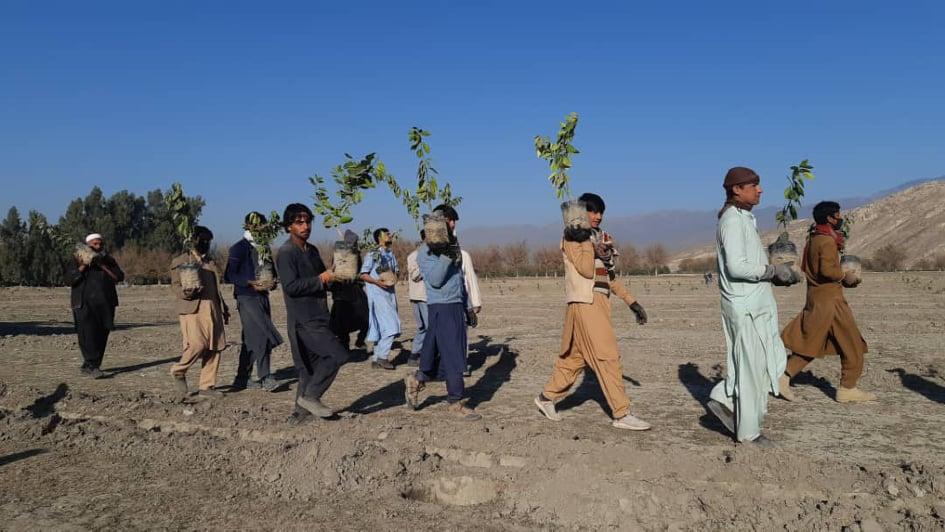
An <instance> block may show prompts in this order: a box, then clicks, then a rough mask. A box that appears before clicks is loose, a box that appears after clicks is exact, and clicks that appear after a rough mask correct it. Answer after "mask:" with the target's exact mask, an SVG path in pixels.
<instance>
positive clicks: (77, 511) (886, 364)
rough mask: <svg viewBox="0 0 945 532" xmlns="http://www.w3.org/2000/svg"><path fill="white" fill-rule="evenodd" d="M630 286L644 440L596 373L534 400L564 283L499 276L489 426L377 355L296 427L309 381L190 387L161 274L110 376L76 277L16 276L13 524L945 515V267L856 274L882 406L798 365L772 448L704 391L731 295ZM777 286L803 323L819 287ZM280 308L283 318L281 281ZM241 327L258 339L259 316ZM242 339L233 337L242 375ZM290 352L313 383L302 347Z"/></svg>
mask: <svg viewBox="0 0 945 532" xmlns="http://www.w3.org/2000/svg"><path fill="white" fill-rule="evenodd" d="M401 288H402V289H401V293H404V292H405V291H406V290H405V289H403V287H401ZM631 289H632V290H633V291H634V292H635V293H636V294H637V296H638V297H639V299H640V301H641V302H642V303H643V305H644V306H645V307H646V309H647V311H648V312H649V314H650V324H648V325H646V326H645V327H640V326H637V325H636V324H635V323H634V322H632V319H631V314H630V313H629V311H627V310H626V309H625V308H618V309H617V311H616V312H615V326H616V329H617V331H618V338H619V339H620V345H621V351H622V353H623V367H624V374H625V380H626V386H627V390H628V392H629V394H630V396H631V399H632V401H633V407H632V409H633V411H634V412H635V413H636V414H637V415H639V416H640V417H642V418H643V419H646V420H648V421H650V422H652V423H653V425H654V429H653V430H652V431H649V432H645V433H633V432H625V431H618V430H616V429H613V428H611V427H610V425H609V416H608V413H607V408H606V403H605V402H604V400H603V397H602V396H601V395H600V392H599V391H598V388H597V386H596V383H595V382H594V378H593V376H589V377H588V378H587V379H586V380H585V382H584V383H583V384H581V385H580V386H578V387H576V388H575V390H574V394H573V395H572V396H571V397H569V398H568V399H566V400H565V401H564V402H563V403H562V404H561V405H560V408H561V409H562V410H563V416H564V419H563V421H561V422H560V423H554V422H551V421H547V420H545V419H544V418H542V417H541V416H540V415H539V414H538V413H537V411H536V409H535V408H534V406H533V405H532V402H531V401H532V398H533V397H534V396H535V394H537V393H538V392H539V391H540V389H541V387H542V385H543V383H544V382H545V379H546V378H547V377H548V375H549V371H550V369H551V366H552V363H553V356H554V353H555V350H556V348H557V345H558V342H559V335H560V327H561V322H562V318H563V313H564V309H563V305H562V304H561V300H562V294H563V286H562V284H561V283H560V282H559V281H556V280H553V279H541V280H536V279H516V280H487V281H484V282H483V297H484V300H485V302H486V303H485V305H486V306H485V308H484V311H483V315H482V320H481V325H480V327H479V328H478V329H475V330H473V331H472V336H471V343H472V345H471V354H470V361H471V363H472V365H473V367H474V368H475V370H474V372H473V375H472V377H470V378H468V379H467V386H468V391H469V395H470V397H471V402H472V403H473V404H475V405H476V406H477V408H478V410H479V411H480V412H481V413H482V414H483V416H484V420H483V421H481V422H478V423H462V422H458V421H453V420H451V419H448V418H445V417H444V410H445V401H444V399H445V390H444V389H443V386H442V384H434V385H433V386H432V387H430V388H429V390H430V391H429V393H428V394H427V400H426V402H425V404H424V405H423V408H422V409H421V410H419V411H417V412H412V411H409V410H408V409H407V408H406V407H405V406H404V400H403V391H404V390H403V383H402V380H401V379H402V378H403V376H404V374H405V373H406V371H407V369H406V366H401V367H398V369H397V371H393V372H390V371H383V370H372V369H371V368H370V366H369V364H368V363H367V362H365V360H366V354H365V353H364V352H356V353H355V354H354V356H353V361H352V363H350V364H348V365H346V366H345V367H344V368H343V369H342V371H341V373H340V375H339V377H338V380H337V381H336V382H335V385H334V387H333V388H332V389H331V390H330V391H329V393H328V394H327V395H326V397H325V401H326V403H327V404H329V405H331V406H333V407H334V408H336V409H338V410H339V411H340V412H341V413H340V416H339V419H337V420H331V421H317V422H312V423H310V424H306V425H301V426H289V425H287V424H286V423H285V418H286V415H287V414H288V413H289V411H290V408H291V405H292V400H293V397H294V389H295V388H294V386H295V385H294V383H292V384H291V385H290V386H288V387H287V388H286V389H285V390H283V391H281V392H278V393H274V394H267V393H265V392H262V391H244V392H240V393H228V394H226V395H225V396H224V397H222V398H220V399H215V400H209V401H195V400H193V399H190V400H182V399H181V398H179V397H177V396H176V395H175V394H174V393H173V383H172V381H171V379H170V377H169V375H168V370H169V365H170V363H171V361H172V360H174V359H175V357H176V356H177V355H178V354H179V352H178V350H179V342H180V339H179V338H180V337H179V329H178V325H177V322H176V319H175V316H173V315H172V311H171V308H172V305H171V299H170V297H169V293H168V292H167V289H166V288H161V287H151V288H125V289H121V290H120V292H119V296H120V298H121V306H120V307H119V310H118V322H119V324H120V325H119V330H118V331H116V332H115V333H113V335H112V340H111V342H110V344H109V348H108V353H107V355H106V358H105V364H104V369H105V370H106V373H108V374H109V375H110V378H107V379H103V380H97V381H96V380H90V379H88V378H86V377H83V376H81V375H80V374H79V372H78V367H79V365H80V355H79V352H78V348H77V346H76V342H75V336H74V334H73V329H72V324H71V315H70V314H69V311H68V290H65V289H17V288H12V289H3V290H0V357H2V358H0V486H2V490H0V528H2V529H10V530H23V529H68V530H77V529H102V528H108V529H123V530H124V529H155V528H158V529H308V530H312V529H322V528H329V527H330V528H332V529H341V530H344V529H350V530H356V529H357V530H364V529H375V530H387V529H400V530H408V529H420V530H425V529H443V528H448V529H477V530H479V529H494V530H507V529H512V530H520V529H534V528H551V529H554V528H567V529H572V528H585V529H598V528H619V529H673V530H676V529H706V528H708V529H740V530H745V529H759V530H772V529H789V530H810V529H841V528H844V527H847V529H848V530H853V531H856V530H864V531H866V530H880V529H881V528H905V529H916V530H932V529H939V530H940V529H942V527H943V526H945V469H943V466H945V453H943V451H945V438H943V437H942V426H943V425H945V404H943V403H945V381H943V379H942V377H943V376H945V373H942V372H940V370H938V368H945V361H943V355H945V276H943V275H941V274H912V273H908V274H906V273H900V274H871V275H868V276H867V278H866V281H865V282H864V284H863V285H862V286H861V287H860V288H858V289H856V290H852V291H848V299H849V301H850V303H851V305H852V307H853V309H854V312H855V313H856V315H857V318H858V320H859V322H860V325H861V327H862V329H863V333H864V335H865V336H866V339H867V341H868V342H869V344H870V353H869V355H868V359H867V360H868V362H867V373H866V375H865V376H864V377H863V380H862V386H863V387H864V388H866V389H868V390H870V391H875V392H876V393H877V394H878V395H879V398H880V402H878V403H876V404H867V405H854V406H850V405H840V404H838V403H836V402H834V401H833V394H834V387H835V385H836V383H837V382H838V380H839V360H838V359H835V358H834V359H826V360H823V361H818V362H815V363H814V364H813V365H812V366H811V372H810V373H804V374H802V375H801V376H800V377H799V379H798V384H797V386H796V388H795V390H796V393H797V395H798V396H799V397H800V399H801V401H800V402H798V403H786V402H784V401H781V400H773V401H772V403H771V408H770V412H769V416H768V420H767V424H766V433H767V434H768V435H769V436H770V437H771V438H772V439H775V440H776V441H777V442H778V443H779V444H780V445H781V448H780V449H778V450H775V451H768V452H762V451H759V450H757V449H754V448H751V447H750V446H736V445H734V444H733V442H732V441H731V439H730V438H729V437H728V436H726V435H725V434H723V433H722V432H721V431H722V429H721V426H720V425H719V424H718V423H717V422H715V421H714V419H712V418H710V417H709V416H708V415H707V414H706V410H705V408H704V406H703V403H704V401H705V400H706V396H707V395H708V392H709V389H710V387H711V385H712V383H713V382H714V381H715V380H716V379H717V378H719V376H720V374H721V365H720V364H721V362H722V361H723V359H724V355H723V347H724V346H723V337H722V332H721V327H720V318H719V315H718V291H717V288H716V287H715V286H708V287H707V286H704V285H703V284H702V280H701V277H673V276H667V277H660V278H633V279H632V280H631ZM227 291H228V292H229V290H227ZM777 293H778V297H779V300H778V305H779V309H780V311H781V323H782V325H784V324H785V323H786V322H787V320H789V319H790V318H791V317H792V316H793V314H794V313H796V312H797V311H798V310H799V309H800V308H801V306H802V305H803V298H804V289H803V287H795V288H792V289H778V291H777ZM401 305H402V306H401V310H402V319H403V322H404V330H405V334H404V336H403V338H402V339H403V340H404V345H405V347H409V339H410V337H411V336H412V332H413V321H412V319H411V318H410V316H409V307H407V305H406V301H405V300H404V299H401ZM234 307H235V306H234ZM273 309H274V311H275V319H276V323H277V325H278V326H279V327H280V328H281V329H282V330H284V328H285V308H284V306H283V304H282V300H281V295H280V294H279V293H276V294H274V297H273ZM227 336H228V339H229V340H230V342H236V343H238V342H239V337H240V333H239V320H238V319H236V318H234V320H233V323H232V324H231V326H230V327H228V329H227ZM237 352H238V345H236V346H234V347H231V348H230V349H228V350H227V351H226V352H225V354H224V362H223V365H222V369H221V375H220V380H219V384H220V385H221V386H223V385H228V384H229V383H230V382H231V381H232V378H233V375H234V371H235V362H236V354H237ZM405 356H406V352H405V353H404V357H405ZM403 360H404V358H401V361H403ZM273 366H274V368H278V369H279V371H278V374H277V375H278V376H279V377H280V378H282V379H291V378H292V377H293V371H292V367H291V366H292V363H291V357H290V354H289V352H288V348H287V346H283V347H281V348H279V349H278V350H277V351H276V353H275V354H274V363H273ZM190 378H191V382H192V383H195V382H196V373H194V374H193V375H192V376H191V377H190Z"/></svg>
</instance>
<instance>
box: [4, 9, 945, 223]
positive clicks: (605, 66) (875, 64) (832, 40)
mask: <svg viewBox="0 0 945 532" xmlns="http://www.w3.org/2000/svg"><path fill="white" fill-rule="evenodd" d="M656 4H657V3H656V2H651V3H645V4H644V3H642V2H561V3H558V2H508V1H506V2H489V1H482V2H468V3H460V2H445V1H444V2H422V3H421V2H367V1H363V2H330V3H328V2H265V3H263V2H256V3H249V2H234V1H226V2H191V1H186V2H95V1H93V2H81V3H77V2H71V1H62V2H31V1H6V2H3V3H2V4H0V180H2V183H3V194H2V195H0V209H2V210H3V211H4V212H5V211H6V209H7V208H9V206H10V205H14V204H15V205H17V206H18V207H19V208H20V209H21V210H22V211H26V210H28V209H30V208H34V209H38V210H40V211H42V212H44V213H46V214H47V215H49V216H51V217H52V218H53V219H56V218H58V216H59V214H61V212H62V210H63V209H64V207H65V205H66V204H67V202H68V201H69V200H70V199H72V198H73V197H76V196H79V195H84V194H85V193H87V192H88V190H89V189H90V188H91V186H92V185H99V186H101V187H102V188H103V189H104V190H105V192H106V193H107V194H111V193H113V192H115V191H117V190H120V189H123V188H127V189H129V190H132V191H134V192H138V193H143V192H144V191H146V190H149V189H153V188H157V187H160V188H166V187H167V186H168V185H169V184H170V183H171V182H173V181H181V182H182V183H184V186H185V190H187V191H188V192H189V193H199V194H201V195H202V196H204V197H205V198H206V199H207V201H208V206H207V208H206V211H205V216H204V219H203V220H202V221H203V222H204V223H206V224H208V225H210V226H211V227H213V228H214V229H215V230H216V231H218V234H223V235H226V236H231V235H235V234H237V233H238V231H237V228H238V225H239V222H240V221H241V218H242V215H243V214H244V213H245V212H246V211H247V210H250V209H258V210H264V211H269V210H271V209H281V208H282V207H283V206H284V205H285V204H286V203H287V202H290V201H305V202H310V200H309V198H310V195H311V189H310V186H309V184H308V182H307V179H306V178H307V176H309V175H311V174H312V173H314V172H318V173H322V174H327V173H328V172H329V171H330V169H331V167H332V166H334V165H335V164H337V163H338V162H340V161H341V159H342V157H343V153H345V152H350V153H352V154H363V153H366V152H370V151H375V152H377V153H378V154H379V156H380V157H381V158H382V159H384V160H385V161H386V162H387V164H388V167H389V169H390V170H391V171H392V172H393V173H394V174H395V175H396V176H398V177H399V178H400V179H401V180H402V181H405V182H407V183H412V182H413V172H414V171H415V159H414V158H413V156H412V154H411V153H410V152H409V151H408V150H407V135H406V133H407V130H408V129H409V127H410V126H413V125H418V126H422V127H424V128H426V129H429V130H431V131H432V132H433V136H432V137H431V139H430V142H431V144H432V148H433V155H434V158H435V162H436V167H437V168H438V170H440V173H441V175H442V176H443V177H445V178H447V179H448V180H449V181H450V182H452V183H453V186H454V188H455V189H456V191H457V192H458V193H459V194H461V195H462V196H464V197H465V202H464V203H463V205H462V206H461V209H460V214H461V216H462V218H463V222H462V223H464V224H468V225H494V224H504V223H509V222H520V221H523V220H529V219H531V220H535V221H541V222H545V221H552V220H554V219H556V217H557V207H556V200H555V198H554V195H553V192H552V190H551V187H550V185H549V184H548V183H547V181H546V175H547V167H546V166H545V165H544V163H542V162H541V161H539V160H538V159H536V158H535V155H534V150H533V149H532V138H533V136H534V135H535V134H537V133H542V134H552V133H553V132H554V131H555V130H556V128H557V124H558V123H559V121H560V120H561V119H562V118H563V117H564V115H565V114H566V113H568V112H570V111H577V112H579V113H580V115H581V121H580V124H579V126H578V132H577V137H576V139H575V144H576V145H577V146H578V147H579V148H580V149H581V150H582V154H581V155H579V156H577V157H576V158H575V161H574V163H575V168H574V172H573V187H574V189H575V190H576V191H583V190H593V191H598V192H600V193H602V194H603V195H604V196H605V198H606V199H607V200H608V207H609V208H608V214H609V215H620V214H632V213H637V212H646V211H654V210H662V209H670V208H683V209H707V208H714V207H716V206H717V204H718V203H720V201H721V194H722V193H721V188H720V182H721V178H722V175H723V174H724V172H725V170H726V169H727V168H728V167H730V166H733V165H737V164H741V165H748V166H752V167H753V168H755V169H756V170H757V171H758V172H759V173H760V174H761V175H762V178H763V179H764V181H763V184H765V183H770V184H771V185H772V186H771V187H769V191H771V193H769V194H768V195H767V201H766V202H765V203H766V204H773V203H775V202H776V201H777V200H778V197H779V191H778V189H780V188H782V184H781V180H782V179H783V176H784V174H785V172H786V169H787V167H788V166H789V165H790V164H792V163H794V162H796V161H798V160H800V159H802V158H805V157H806V158H810V159H811V160H812V162H813V164H814V165H815V166H816V173H817V176H818V178H817V181H816V182H815V183H813V184H812V185H811V194H812V195H814V196H816V197H818V198H822V197H850V196H856V195H860V194H861V193H862V194H866V193H871V192H875V191H877V190H881V189H885V188H889V187H891V186H894V185H896V184H899V183H901V182H903V181H906V180H910V179H916V178H923V177H933V176H938V175H942V174H945V126H943V125H945V105H943V96H942V95H943V94H945V92H943V91H945V89H943V86H945V83H943V82H945V37H943V35H945V31H942V28H943V27H945V7H943V6H945V4H943V3H942V2H933V1H928V2H900V3H893V2H881V3H880V2H876V3H874V2H805V1H800V2H778V3H764V2H751V3H747V2H746V3H729V2H663V3H659V4H660V5H656ZM356 216H357V220H356V223H355V225H356V226H361V225H364V224H366V225H372V226H376V225H378V224H386V225H390V226H395V227H397V226H399V227H404V228H409V227H410V225H411V224H410V223H409V221H408V219H407V217H406V215H405V214H404V213H403V209H402V208H401V207H400V206H399V205H398V204H396V203H395V202H394V200H393V198H392V197H391V196H390V195H389V193H387V191H386V190H377V191H375V192H372V193H369V195H368V197H367V199H366V200H365V203H364V204H363V205H362V206H361V207H359V208H358V210H357V211H356Z"/></svg>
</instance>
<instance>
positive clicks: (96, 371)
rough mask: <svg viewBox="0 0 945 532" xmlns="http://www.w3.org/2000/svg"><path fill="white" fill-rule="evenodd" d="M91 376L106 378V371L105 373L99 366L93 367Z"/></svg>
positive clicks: (90, 372)
mask: <svg viewBox="0 0 945 532" xmlns="http://www.w3.org/2000/svg"><path fill="white" fill-rule="evenodd" d="M89 377H92V378H93V379H104V378H105V373H103V372H102V370H100V369H98V368H92V369H90V370H89Z"/></svg>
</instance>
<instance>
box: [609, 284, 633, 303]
mask: <svg viewBox="0 0 945 532" xmlns="http://www.w3.org/2000/svg"><path fill="white" fill-rule="evenodd" d="M610 291H611V292H613V294H614V295H615V296H617V297H619V298H620V299H622V300H623V301H624V302H625V303H626V304H628V305H632V304H633V303H634V302H636V300H637V299H636V298H635V297H633V294H631V293H630V290H629V289H628V288H627V287H626V286H624V284H623V283H621V282H620V281H618V280H617V279H614V280H613V281H611V282H610Z"/></svg>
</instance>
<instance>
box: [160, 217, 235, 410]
mask: <svg viewBox="0 0 945 532" xmlns="http://www.w3.org/2000/svg"><path fill="white" fill-rule="evenodd" d="M193 234H194V237H193V242H194V244H193V248H192V249H191V250H189V251H188V252H187V253H183V254H181V255H178V256H177V257H174V260H172V261H171V290H172V291H173V292H174V296H175V297H176V298H177V314H178V317H179V318H180V332H181V337H182V340H183V353H181V356H180V361H178V362H177V364H174V365H173V366H171V376H172V377H174V382H175V383H176V384H177V388H178V390H179V391H180V392H181V393H183V394H185V395H186V394H188V393H190V391H189V388H188V387H187V370H188V369H190V368H191V366H193V365H194V364H196V363H197V361H198V360H199V361H200V364H201V368H200V382H199V384H198V390H199V391H198V393H199V394H200V395H201V396H206V397H218V396H221V395H223V394H222V393H221V392H220V391H219V390H215V389H214V386H215V385H216V382H217V371H218V370H219V369H220V353H221V352H222V351H223V350H224V349H226V335H225V334H224V331H223V326H224V325H225V324H226V323H228V322H229V320H230V310H229V309H228V308H227V306H226V302H225V301H223V295H222V294H221V293H220V288H219V282H218V277H219V276H220V273H219V272H220V270H219V269H218V268H217V265H216V263H215V262H214V260H213V258H212V257H211V256H210V242H212V241H213V233H212V232H211V231H210V229H207V228H206V227H203V226H199V225H198V226H197V227H195V228H194V233H193ZM194 262H195V263H197V264H199V265H200V271H199V275H200V284H201V286H202V288H200V289H199V290H196V291H191V290H185V289H184V288H183V287H182V286H181V282H180V270H178V267H179V266H180V265H182V264H185V263H194Z"/></svg>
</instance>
